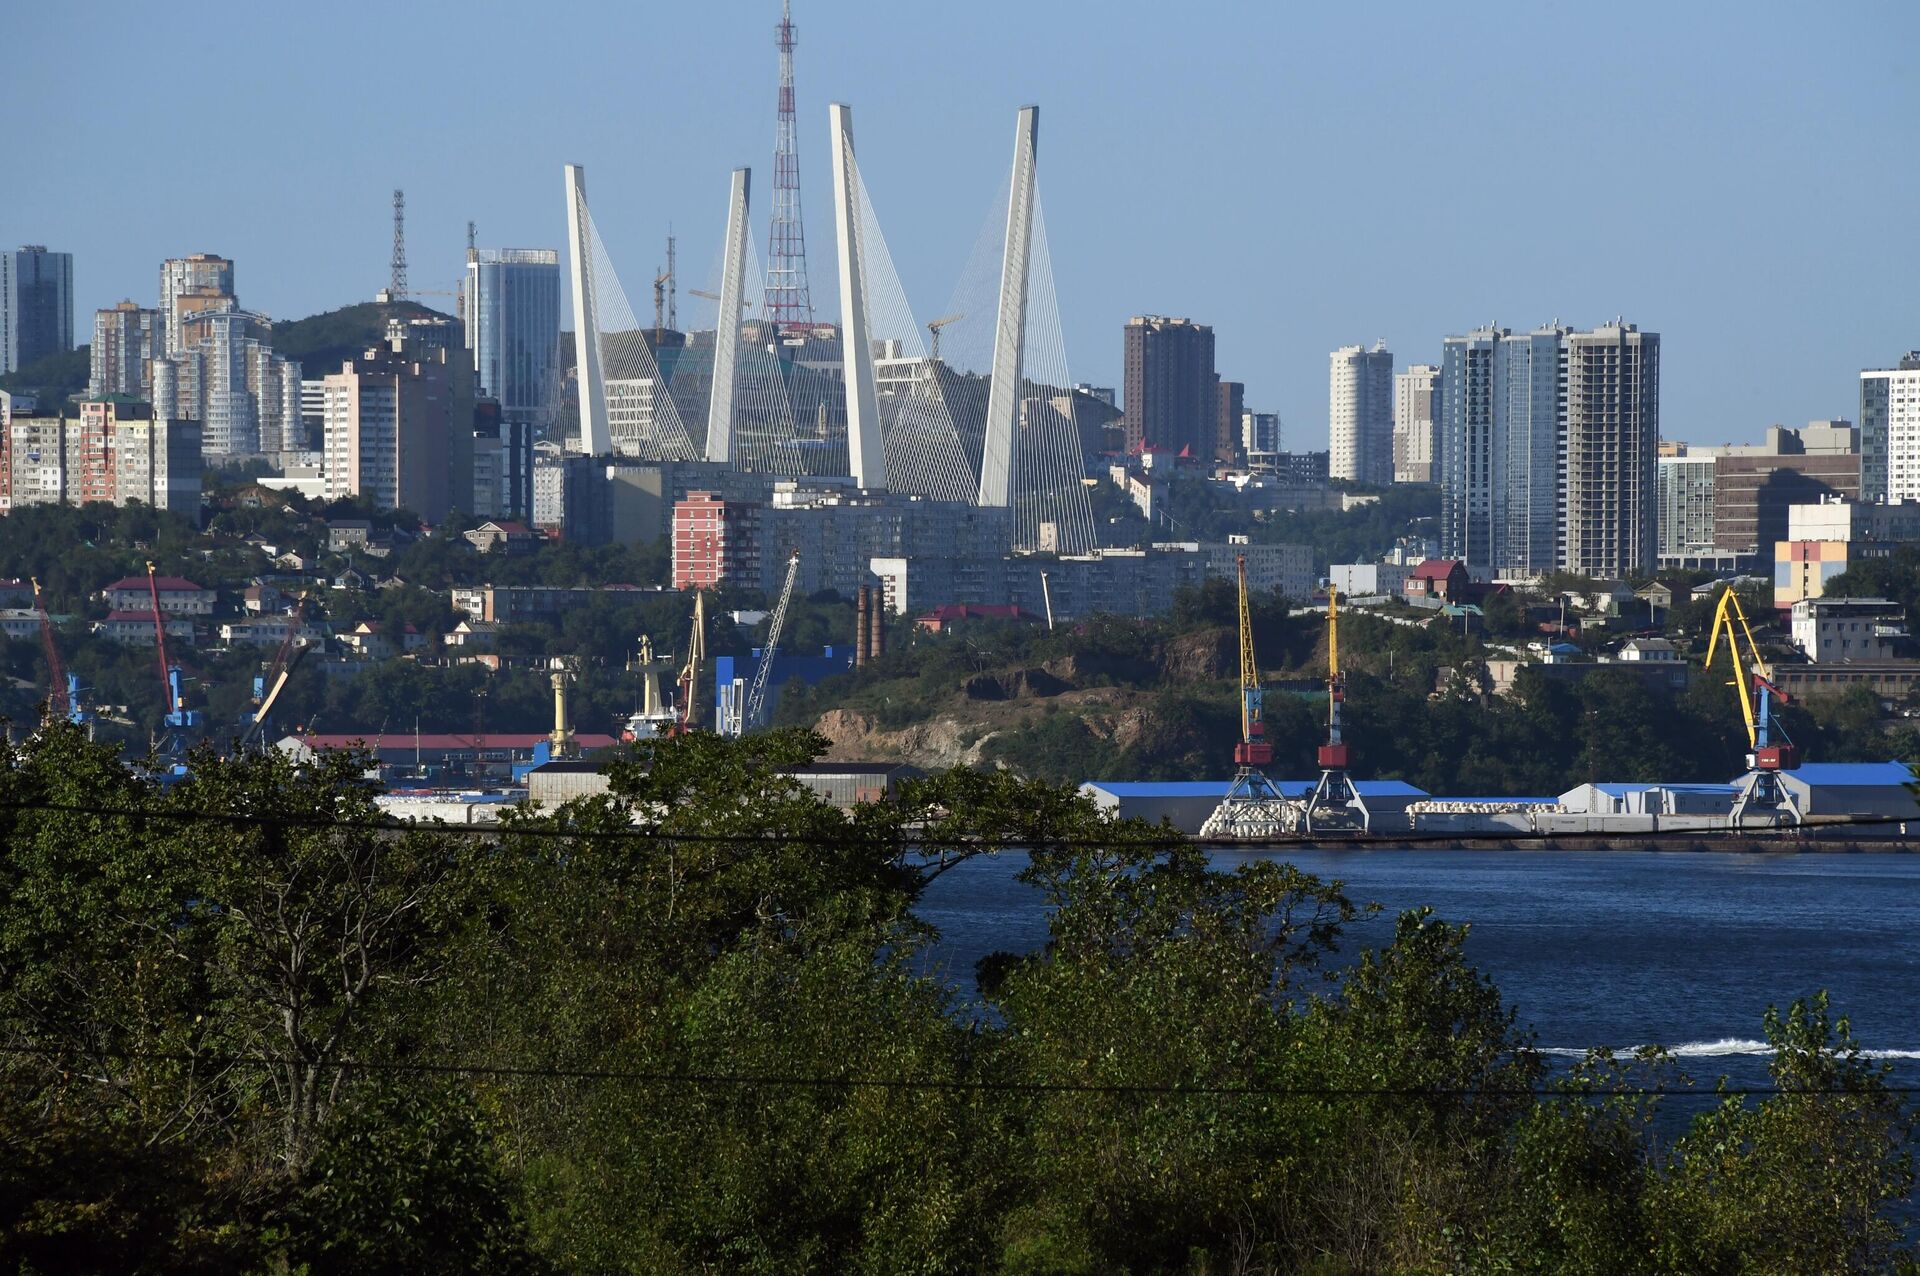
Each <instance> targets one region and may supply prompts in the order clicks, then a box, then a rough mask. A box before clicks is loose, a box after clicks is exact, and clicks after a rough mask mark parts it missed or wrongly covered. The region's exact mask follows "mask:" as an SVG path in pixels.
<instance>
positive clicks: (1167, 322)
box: [1121, 315, 1220, 461]
mask: <svg viewBox="0 0 1920 1276" xmlns="http://www.w3.org/2000/svg"><path fill="white" fill-rule="evenodd" d="M1122 344H1123V353H1124V360H1123V363H1124V367H1123V374H1124V381H1123V382H1122V392H1123V394H1124V395H1125V399H1126V402H1125V405H1124V411H1123V415H1122V417H1121V425H1122V432H1123V433H1124V435H1125V438H1126V447H1127V451H1129V452H1140V451H1143V450H1145V449H1148V448H1151V449H1154V450H1158V451H1167V452H1172V453H1174V454H1175V455H1180V454H1183V453H1184V454H1185V455H1187V456H1189V457H1191V458H1193V459H1194V460H1196V461H1204V460H1206V459H1207V458H1208V457H1211V456H1212V455H1213V447H1214V437H1215V428H1216V423H1217V421H1218V420H1219V411H1220V404H1219V391H1218V389H1217V388H1216V387H1217V385H1218V383H1219V378H1218V375H1217V374H1216V373H1215V372H1214V369H1213V329H1212V328H1210V327H1208V326H1207V325H1206V324H1200V323H1195V322H1193V321H1192V320H1191V319H1170V318H1167V317H1166V316H1164V315H1136V316H1134V317H1133V318H1132V319H1129V320H1128V321H1127V326H1126V328H1125V329H1124V331H1123V342H1122Z"/></svg>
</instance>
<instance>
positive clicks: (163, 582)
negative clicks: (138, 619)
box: [100, 576, 214, 634]
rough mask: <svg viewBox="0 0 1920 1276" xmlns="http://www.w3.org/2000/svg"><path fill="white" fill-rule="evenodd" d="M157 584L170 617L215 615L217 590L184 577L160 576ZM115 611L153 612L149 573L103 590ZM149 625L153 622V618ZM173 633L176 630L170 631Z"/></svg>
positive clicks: (161, 606)
mask: <svg viewBox="0 0 1920 1276" xmlns="http://www.w3.org/2000/svg"><path fill="white" fill-rule="evenodd" d="M153 584H154V585H155V587H157V588H158V589H159V591H160V610H161V611H163V612H165V613H166V614H167V615H169V616H211V615H212V614H213V601H214V591H213V590H211V589H202V588H201V587H200V586H198V585H196V584H194V583H193V582H192V581H190V580H187V579H186V578H184V577H181V576H158V577H155V578H154V581H153ZM100 596H101V597H102V598H104V599H106V601H107V606H108V608H109V609H111V610H113V611H139V612H145V613H146V614H147V615H149V616H151V615H152V614H153V594H152V593H151V592H149V590H148V588H147V578H146V577H145V576H128V577H126V578H124V579H122V580H116V581H114V582H113V583H112V584H111V585H108V586H107V587H106V588H105V589H103V590H101V591H100ZM148 623H149V624H151V623H152V622H151V621H149V622H148ZM167 632H168V633H169V634H171V633H172V632H173V631H172V630H171V629H169V630H168V631H167Z"/></svg>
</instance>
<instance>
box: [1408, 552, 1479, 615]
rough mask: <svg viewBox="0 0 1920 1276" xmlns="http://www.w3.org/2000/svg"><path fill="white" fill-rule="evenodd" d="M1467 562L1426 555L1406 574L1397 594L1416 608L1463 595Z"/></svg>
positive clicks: (1454, 599) (1433, 605)
mask: <svg viewBox="0 0 1920 1276" xmlns="http://www.w3.org/2000/svg"><path fill="white" fill-rule="evenodd" d="M1467 580H1468V577H1467V565H1466V564H1465V563H1463V562H1461V561H1460V560H1459V559H1457V558H1429V559H1427V560H1426V561H1425V562H1423V563H1421V564H1420V565H1419V566H1418V567H1416V568H1414V569H1413V570H1412V571H1411V572H1409V573H1407V579H1406V583H1405V585H1403V586H1402V587H1401V596H1402V597H1403V598H1404V599H1405V600H1406V601H1407V602H1409V603H1412V604H1413V605H1414V606H1416V607H1438V606H1441V605H1442V604H1444V603H1450V602H1457V601H1459V600H1460V599H1462V598H1464V597H1466V593H1467Z"/></svg>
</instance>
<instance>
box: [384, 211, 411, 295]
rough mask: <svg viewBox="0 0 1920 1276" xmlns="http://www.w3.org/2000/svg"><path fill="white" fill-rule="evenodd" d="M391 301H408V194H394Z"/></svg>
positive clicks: (388, 285) (388, 286) (389, 287)
mask: <svg viewBox="0 0 1920 1276" xmlns="http://www.w3.org/2000/svg"><path fill="white" fill-rule="evenodd" d="M387 298H388V300H390V301H405V300H406V299H407V193H406V192H405V191H403V190H395V191H394V192H393V266H392V277H391V278H390V279H389V280H388V282H387Z"/></svg>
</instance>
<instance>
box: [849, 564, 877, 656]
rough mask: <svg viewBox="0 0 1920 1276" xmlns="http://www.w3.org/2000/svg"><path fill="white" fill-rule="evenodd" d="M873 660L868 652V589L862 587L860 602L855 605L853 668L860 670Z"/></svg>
mask: <svg viewBox="0 0 1920 1276" xmlns="http://www.w3.org/2000/svg"><path fill="white" fill-rule="evenodd" d="M872 658H873V656H872V653H871V652H869V651H868V650H867V587H866V586H865V585H862V586H860V597H859V601H858V602H856V603H855V604H854V621H853V667H854V668H855V669H858V668H859V667H860V666H862V665H864V664H866V663H867V661H869V660H871V659H872Z"/></svg>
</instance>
